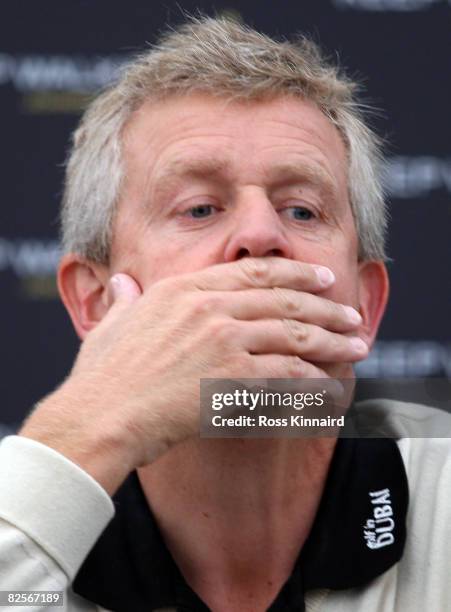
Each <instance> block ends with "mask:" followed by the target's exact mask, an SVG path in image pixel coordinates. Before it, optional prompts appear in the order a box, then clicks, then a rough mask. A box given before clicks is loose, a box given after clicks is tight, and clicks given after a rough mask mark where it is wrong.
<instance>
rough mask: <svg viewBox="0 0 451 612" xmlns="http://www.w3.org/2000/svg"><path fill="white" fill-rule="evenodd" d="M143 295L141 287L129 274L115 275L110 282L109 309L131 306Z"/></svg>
mask: <svg viewBox="0 0 451 612" xmlns="http://www.w3.org/2000/svg"><path fill="white" fill-rule="evenodd" d="M141 294H142V290H141V287H140V286H139V285H138V283H137V282H136V281H135V280H134V279H133V278H132V277H131V276H129V275H128V274H123V273H119V274H114V275H113V276H112V277H111V278H110V280H109V281H108V286H107V306H108V308H112V307H114V308H115V309H116V308H117V307H123V306H129V305H130V304H132V303H133V302H135V301H136V300H137V299H138V298H139V296H140V295H141Z"/></svg>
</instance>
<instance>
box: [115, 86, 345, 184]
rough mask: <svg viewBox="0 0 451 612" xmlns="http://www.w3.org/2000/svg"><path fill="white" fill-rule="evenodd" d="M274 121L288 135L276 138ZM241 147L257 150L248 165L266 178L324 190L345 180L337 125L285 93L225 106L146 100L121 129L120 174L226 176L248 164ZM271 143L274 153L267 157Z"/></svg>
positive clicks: (186, 99) (206, 100) (201, 100)
mask: <svg viewBox="0 0 451 612" xmlns="http://www.w3.org/2000/svg"><path fill="white" fill-rule="evenodd" d="M243 109H244V111H245V114H244V115H243V114H242V111H243ZM219 111H223V112H222V113H221V112H219ZM255 117H257V119H256V120H255ZM299 117H300V119H299ZM235 118H238V123H237V124H236V125H238V128H240V127H242V128H243V129H242V130H238V132H237V133H236V132H234V131H231V130H230V125H233V126H234V127H235ZM279 118H282V121H286V123H287V124H288V123H290V124H291V123H292V124H293V126H294V128H293V130H291V126H290V129H289V130H287V129H286V126H283V129H282V130H281V131H280V134H278V133H277V127H278V123H277V122H278V120H279ZM213 119H214V120H213ZM248 119H249V121H254V120H255V124H254V125H255V129H247V131H246V128H247V126H248V121H247V120H248ZM259 119H261V123H259ZM296 122H297V124H296ZM272 124H274V126H273V125H272ZM268 125H269V126H270V129H269V131H268V130H267V129H266V128H267V127H268ZM272 127H274V130H273V131H271V128H272ZM296 127H297V128H298V131H297V132H296ZM259 128H260V129H259ZM223 137H225V138H228V140H227V141H226V142H225V143H224V142H223V143H221V142H220V141H221V138H223ZM216 141H217V142H216ZM240 143H241V149H240V147H239V144H240ZM224 144H225V145H226V146H224ZM247 144H250V145H251V147H252V148H253V149H252V152H253V153H258V157H256V158H255V165H256V166H261V168H262V170H263V171H264V172H265V173H266V175H267V176H268V173H269V174H270V175H271V176H268V180H276V179H277V178H278V177H280V178H281V179H283V177H286V178H287V179H288V180H290V179H291V178H293V177H294V176H295V175H297V176H298V177H300V176H301V174H302V175H303V176H304V177H305V178H306V179H308V180H310V181H311V182H312V183H315V184H319V183H320V182H321V183H322V184H324V185H326V186H327V185H328V184H330V183H334V182H336V179H337V177H338V175H341V176H340V178H341V179H343V180H344V182H346V181H347V152H346V148H345V145H344V143H343V139H342V137H341V135H340V134H339V132H338V130H337V128H336V127H335V126H334V125H333V124H332V122H331V121H330V120H329V119H328V118H326V117H325V115H324V114H323V113H322V112H321V110H320V109H319V108H318V107H316V105H315V104H313V103H312V102H310V101H307V102H306V101H304V100H302V99H299V98H294V97H292V96H290V97H289V98H287V97H278V98H273V99H270V100H258V101H238V102H237V101H233V102H231V101H227V100H223V99H218V98H216V97H212V96H208V95H199V94H193V95H191V96H181V97H177V96H171V97H170V98H169V99H168V100H166V101H161V100H160V101H156V102H151V101H148V102H146V103H145V104H143V105H142V107H141V108H140V109H138V111H136V112H135V114H134V116H133V117H132V118H131V120H130V121H129V123H128V125H127V127H126V130H125V132H124V153H125V161H126V165H127V166H128V168H127V174H134V171H135V170H136V171H138V167H139V166H141V167H143V166H144V167H145V168H146V169H147V171H151V170H152V172H151V174H152V175H154V176H155V177H157V176H158V178H159V179H160V178H161V179H163V180H164V179H165V178H168V177H170V176H172V177H177V176H179V175H181V174H184V175H196V176H200V175H203V176H213V175H219V174H223V175H225V174H226V173H227V172H229V171H230V170H231V166H232V161H234V162H235V165H236V164H237V161H238V165H241V164H242V162H243V161H244V162H246V163H247V164H250V163H251V162H252V161H253V159H252V158H251V157H252V153H250V149H249V150H248V149H246V146H247ZM306 145H307V146H306ZM271 146H272V150H274V151H275V153H276V156H275V155H271V152H272V151H271ZM277 147H280V158H278V157H277V153H278V151H277ZM300 147H303V150H301V148H300ZM266 151H269V153H270V155H269V157H268V156H267V155H266ZM265 156H266V157H268V159H265ZM234 157H235V159H234ZM237 158H238V160H237ZM265 161H266V162H268V163H265ZM147 179H150V177H149V176H148V177H147ZM334 179H335V180H334ZM340 182H341V181H340Z"/></svg>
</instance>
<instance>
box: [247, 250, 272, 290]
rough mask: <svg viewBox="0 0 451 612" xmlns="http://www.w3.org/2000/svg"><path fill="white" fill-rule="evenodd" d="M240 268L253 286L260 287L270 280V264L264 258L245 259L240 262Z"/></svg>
mask: <svg viewBox="0 0 451 612" xmlns="http://www.w3.org/2000/svg"><path fill="white" fill-rule="evenodd" d="M239 266H240V268H241V270H242V272H243V273H244V274H245V276H246V277H247V279H248V280H250V281H251V283H252V284H253V285H255V284H257V285H260V284H262V283H265V282H267V281H268V280H269V276H270V267H269V264H268V262H267V261H265V260H264V258H263V257H262V258H248V257H243V259H241V260H240V261H239Z"/></svg>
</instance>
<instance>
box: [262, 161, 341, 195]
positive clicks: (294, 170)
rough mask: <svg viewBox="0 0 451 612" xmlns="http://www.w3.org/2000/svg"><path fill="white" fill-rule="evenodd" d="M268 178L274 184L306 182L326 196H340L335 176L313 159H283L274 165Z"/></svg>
mask: <svg viewBox="0 0 451 612" xmlns="http://www.w3.org/2000/svg"><path fill="white" fill-rule="evenodd" d="M268 180H269V182H270V183H271V184H273V185H278V184H280V185H283V184H284V183H287V182H289V183H291V182H292V183H298V182H299V183H304V184H307V185H309V186H312V187H314V188H317V189H318V190H319V191H320V192H321V193H322V194H323V195H324V196H326V197H328V198H332V199H334V200H335V199H336V198H337V197H338V193H337V190H338V186H337V183H336V181H335V180H334V178H333V176H332V175H331V174H330V173H329V172H328V171H327V170H326V169H325V168H323V167H322V166H321V165H320V164H318V163H312V161H311V160H299V161H283V162H280V163H278V164H275V165H272V166H271V168H270V170H269V172H268Z"/></svg>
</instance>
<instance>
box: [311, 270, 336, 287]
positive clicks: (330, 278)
mask: <svg viewBox="0 0 451 612" xmlns="http://www.w3.org/2000/svg"><path fill="white" fill-rule="evenodd" d="M315 271H316V275H317V277H318V279H319V282H320V283H321V285H322V286H323V287H329V286H330V285H332V283H334V282H335V275H334V273H333V272H332V270H329V268H326V267H325V266H315Z"/></svg>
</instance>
